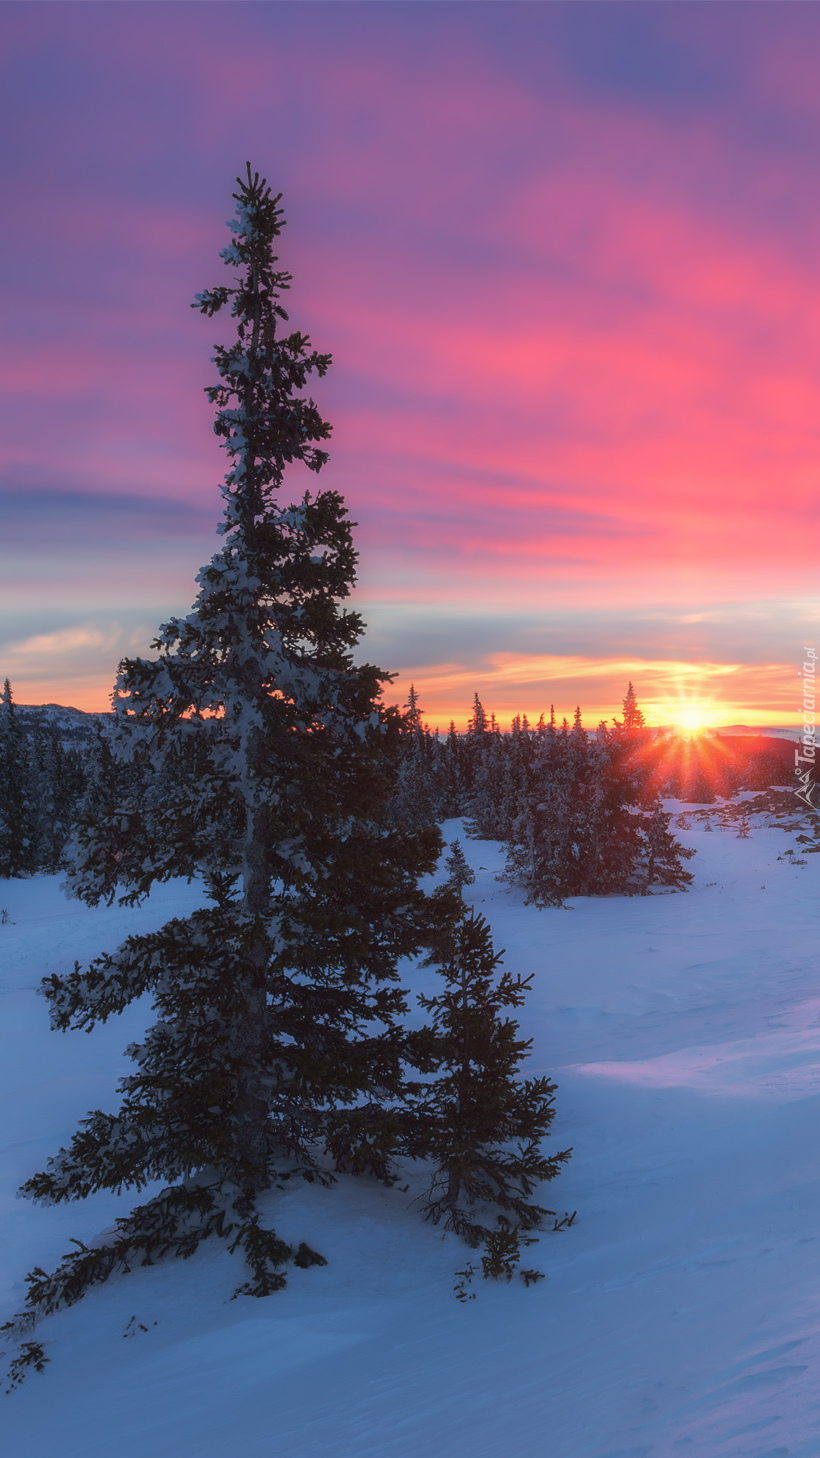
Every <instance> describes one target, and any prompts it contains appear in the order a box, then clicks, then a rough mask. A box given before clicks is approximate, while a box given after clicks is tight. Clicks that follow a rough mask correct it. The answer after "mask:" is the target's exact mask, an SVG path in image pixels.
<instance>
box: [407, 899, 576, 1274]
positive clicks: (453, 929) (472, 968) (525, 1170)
mask: <svg viewBox="0 0 820 1458" xmlns="http://www.w3.org/2000/svg"><path fill="white" fill-rule="evenodd" d="M500 961H501V956H500V954H498V953H496V952H495V951H494V950H493V944H492V940H491V936H490V928H489V926H488V924H487V922H486V921H485V920H484V918H483V917H482V916H480V915H477V914H476V913H475V912H474V911H471V912H469V913H466V914H464V915H462V917H461V918H460V919H459V920H458V921H457V922H456V923H455V924H454V925H453V924H451V925H450V926H449V927H448V928H447V930H446V932H445V934H444V935H443V937H442V939H441V941H440V944H439V946H438V948H437V950H436V952H435V953H434V954H433V955H432V956H431V957H430V958H429V959H428V962H427V965H428V966H435V967H436V969H437V971H438V972H439V974H440V976H441V978H442V980H443V983H444V986H443V989H442V991H441V992H439V993H438V994H437V995H436V996H433V997H423V996H420V997H419V1002H420V1003H421V1006H422V1007H423V1008H424V1009H425V1011H426V1012H428V1013H431V1014H432V1033H433V1041H432V1051H431V1057H432V1061H433V1063H434V1067H435V1073H434V1075H433V1077H432V1078H431V1081H430V1082H429V1084H428V1085H427V1086H426V1088H425V1089H424V1091H423V1095H422V1101H421V1106H420V1119H419V1141H418V1146H417V1148H416V1150H415V1151H414V1152H416V1153H422V1154H425V1155H426V1156H427V1157H428V1158H429V1159H431V1160H432V1162H433V1166H434V1169H433V1175H432V1180H431V1183H430V1187H429V1189H428V1191H427V1193H426V1195H425V1197H424V1202H423V1208H424V1213H425V1216H426V1218H427V1219H430V1220H432V1221H433V1222H434V1223H435V1224H438V1223H439V1222H440V1221H443V1222H444V1227H445V1229H446V1230H453V1231H455V1232H456V1233H457V1234H458V1235H460V1236H462V1237H463V1238H464V1239H465V1240H466V1242H467V1244H468V1245H470V1246H473V1247H475V1246H478V1245H481V1244H484V1246H485V1248H486V1251H487V1255H486V1257H485V1260H484V1270H485V1275H496V1276H497V1275H502V1274H503V1275H510V1274H511V1273H512V1269H513V1267H514V1265H515V1264H516V1263H517V1260H518V1256H519V1254H520V1241H521V1233H522V1232H523V1233H524V1234H526V1233H527V1232H529V1231H533V1230H537V1229H539V1228H541V1226H542V1225H543V1222H544V1220H545V1218H546V1217H547V1215H551V1216H554V1214H555V1212H554V1211H551V1210H550V1211H548V1210H547V1209H545V1208H544V1207H543V1206H542V1205H539V1204H538V1203H536V1201H535V1199H534V1198H533V1197H534V1195H535V1192H536V1190H537V1187H538V1185H539V1184H541V1183H542V1182H543V1181H546V1180H551V1179H554V1178H555V1176H556V1175H557V1174H558V1173H559V1172H560V1169H561V1166H562V1165H563V1164H564V1163H565V1162H566V1161H567V1160H568V1159H569V1158H570V1155H571V1150H569V1149H565V1150H560V1151H559V1152H557V1153H555V1154H550V1155H547V1154H545V1153H544V1152H543V1150H542V1148H541V1141H542V1140H543V1138H544V1136H545V1135H546V1134H547V1133H548V1132H549V1129H550V1126H551V1124H552V1121H553V1118H554V1113H555V1110H554V1096H555V1091H556V1085H555V1084H554V1083H551V1082H550V1080H549V1079H548V1078H546V1077H541V1078H532V1079H524V1080H522V1079H521V1078H520V1077H519V1068H520V1064H521V1062H522V1060H523V1059H524V1058H526V1057H527V1055H528V1053H529V1050H530V1047H531V1045H532V1040H531V1039H528V1040H525V1039H522V1038H520V1037H519V1035H518V1034H519V1029H518V1024H517V1022H515V1021H514V1020H513V1019H511V1018H508V1017H505V1016H504V1015H503V1013H504V1010H505V1009H507V1008H515V1007H520V1006H521V1004H522V1003H523V1001H524V997H525V993H526V991H527V988H528V987H529V985H530V983H531V981H532V977H531V976H530V977H514V976H513V975H512V974H511V973H509V972H506V971H503V972H499V971H498V968H499V963H500ZM560 1223H562V1222H560ZM522 1274H524V1273H523V1272H522ZM528 1274H532V1273H528Z"/></svg>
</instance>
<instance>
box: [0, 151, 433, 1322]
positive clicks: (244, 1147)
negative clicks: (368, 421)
mask: <svg viewBox="0 0 820 1458" xmlns="http://www.w3.org/2000/svg"><path fill="white" fill-rule="evenodd" d="M234 197H235V199H236V204H237V209H236V217H235V219H234V220H233V221H232V222H231V224H230V225H229V226H230V227H231V229H232V231H233V233H234V241H233V242H232V243H231V244H230V246H228V247H227V248H225V249H224V250H223V252H222V255H221V256H222V258H223V259H224V261H225V263H226V264H227V265H228V266H229V267H230V268H231V269H232V270H235V271H236V274H237V275H238V277H237V278H236V282H235V286H233V287H218V288H215V289H211V290H209V291H207V292H205V293H203V294H200V295H198V296H197V300H196V305H195V307H197V308H198V309H200V310H201V311H202V313H203V314H205V315H207V316H209V317H210V316H211V315H213V314H215V313H217V312H218V311H219V310H220V309H222V308H223V307H224V306H225V305H226V304H228V303H229V302H230V305H231V312H232V314H233V317H234V318H235V320H236V324H237V337H236V340H235V342H234V343H233V344H232V345H231V346H230V347H222V346H218V347H217V350H216V355H215V363H216V366H217V370H218V373H219V376H220V377H221V378H220V381H219V383H217V384H216V385H213V386H210V387H209V389H208V391H207V393H208V395H209V397H210V399H211V401H212V402H213V403H214V404H215V405H216V406H217V414H216V423H215V430H216V432H217V434H218V435H219V436H220V437H222V439H223V440H224V443H225V448H226V450H227V452H228V455H229V457H230V462H231V465H230V469H229V471H228V473H227V476H226V478H225V485H224V487H223V497H224V503H225V518H224V521H223V524H222V527H221V529H220V530H221V532H222V533H223V535H224V538H225V541H224V546H223V548H222V550H220V551H219V552H217V553H216V555H215V556H214V557H213V558H212V560H211V562H210V563H209V565H208V566H206V567H205V568H203V570H202V572H201V573H200V576H199V583H200V592H199V596H198V598H197V601H196V604H195V606H194V609H193V611H192V612H191V613H190V615H189V616H188V617H187V618H184V619H181V620H180V619H173V620H172V621H171V622H170V623H168V624H166V625H165V626H164V627H163V628H162V629H161V631H160V635H159V637H158V639H157V640H156V643H155V644H154V647H155V649H156V653H157V656H156V657H155V658H154V659H151V660H146V659H126V660H124V661H123V663H122V664H121V666H120V676H119V678H118V681H117V687H116V691H115V696H114V708H115V716H116V717H115V724H114V728H113V730H112V731H111V733H110V735H109V737H108V741H107V747H106V750H105V753H109V752H110V754H111V756H112V757H113V760H114V761H115V762H116V763H117V764H119V765H121V766H124V770H125V772H124V774H122V775H119V776H118V775H116V774H115V775H114V776H112V777H111V780H110V782H109V783H108V784H106V783H104V782H103V777H102V774H100V773H98V775H97V777H96V780H95V786H94V789H93V798H94V800H95V803H94V805H93V811H92V813H86V814H85V816H84V817H83V818H82V821H81V824H80V826H79V828H78V832H77V850H76V865H75V868H74V871H73V873H72V876H71V878H70V881H71V885H72V886H73V889H74V892H75V894H76V895H78V896H79V897H80V898H81V899H82V900H84V901H86V902H87V903H88V904H90V905H96V904H97V903H98V902H99V901H101V900H104V901H108V902H110V901H111V900H112V899H113V898H114V897H115V896H116V895H117V894H118V893H119V894H120V895H121V900H124V901H126V902H135V901H138V900H139V899H140V898H141V897H143V896H144V895H145V894H146V893H147V892H148V890H149V889H150V887H151V886H152V884H154V883H155V882H157V881H163V880H167V879H168V878H169V877H172V876H180V875H181V876H188V877H194V876H196V877H200V878H201V879H202V882H203V884H204V887H205V889H206V891H207V893H208V898H209V904H208V905H207V906H205V907H204V908H203V909H201V910H199V911H196V912H194V913H193V914H192V915H191V916H189V917H187V918H184V919H175V920H173V921H171V922H169V923H168V924H167V925H166V926H164V927H163V928H162V929H161V930H160V931H158V932H153V933H149V934H146V935H141V936H132V937H129V938H128V940H127V941H126V942H125V943H124V944H123V946H121V947H120V948H119V950H118V951H116V952H114V953H113V954H111V955H105V956H103V957H100V958H98V959H97V960H96V961H95V962H93V963H92V964H91V966H90V967H88V968H87V969H82V968H80V966H79V965H77V966H76V967H75V970H74V972H73V973H71V974H70V975H69V976H67V977H59V976H56V975H53V976H50V977H48V978H47V979H46V980H45V982H44V985H43V990H44V993H45V996H46V998H47V1000H48V1003H49V1005H50V1010H51V1018H52V1024H53V1026H54V1027H56V1028H59V1029H65V1028H69V1027H74V1028H85V1029H91V1028H93V1027H94V1026H95V1024H96V1023H99V1022H104V1021H106V1019H107V1018H109V1017H111V1016H112V1015H114V1014H116V1013H118V1012H120V1011H121V1010H122V1009H123V1008H124V1007H125V1006H126V1005H127V1004H129V1003H130V1002H131V1001H132V1000H133V999H135V998H137V997H140V996H142V995H143V994H145V993H148V994H150V995H152V997H153V1001H154V1007H155V1009H156V1012H157V1013H158V1021H157V1023H156V1024H155V1026H154V1027H153V1028H151V1029H150V1030H149V1031H148V1033H147V1034H146V1035H145V1037H144V1038H143V1039H142V1040H141V1041H140V1042H138V1043H137V1044H135V1045H133V1046H132V1047H131V1048H130V1049H129V1050H128V1051H129V1053H130V1056H131V1057H132V1059H133V1060H134V1063H135V1065H136V1066H135V1070H134V1072H133V1073H131V1074H130V1075H129V1076H127V1077H126V1078H124V1079H123V1080H122V1083H121V1092H122V1094H123V1101H122V1104H121V1107H120V1108H119V1110H118V1111H117V1112H116V1113H114V1114H109V1113H105V1112H103V1111H102V1110H95V1111H94V1112H92V1113H91V1114H89V1115H88V1117H87V1118H86V1119H85V1120H84V1121H83V1122H82V1125H81V1128H80V1129H79V1131H78V1132H77V1134H75V1136H74V1137H73V1139H72V1140H71V1142H70V1144H69V1146H68V1148H65V1149H61V1150H60V1151H59V1153H58V1154H57V1155H56V1156H55V1158H53V1159H52V1160H51V1161H50V1162H49V1164H48V1166H47V1168H46V1169H45V1170H44V1171H43V1172H41V1173H39V1174H35V1175H33V1176H32V1177H31V1179H29V1180H27V1181H26V1183H25V1185H24V1186H23V1193H24V1194H26V1195H28V1196H30V1197H32V1198H34V1199H35V1200H40V1201H43V1202H45V1203H57V1202H62V1201H67V1200H76V1199H82V1198H84V1197H85V1196H87V1195H89V1194H90V1193H92V1192H93V1191H95V1190H99V1189H120V1188H123V1187H124V1188H126V1189H135V1190H139V1189H141V1188H143V1187H144V1186H145V1185H146V1183H148V1182H149V1181H154V1180H159V1181H162V1182H163V1184H164V1188H162V1190H161V1191H160V1193H158V1194H156V1195H153V1196H152V1197H151V1198H150V1199H149V1200H148V1201H147V1202H145V1203H143V1204H142V1205H138V1206H137V1207H136V1208H135V1209H134V1210H133V1211H132V1212H131V1214H129V1215H127V1216H126V1217H124V1218H122V1219H119V1220H118V1221H117V1222H116V1227H115V1230H114V1232H113V1233H112V1234H111V1235H110V1236H107V1237H106V1238H105V1239H103V1240H101V1241H99V1242H97V1243H96V1244H95V1245H94V1246H93V1247H92V1248H87V1247H85V1246H81V1247H80V1248H79V1249H77V1250H76V1251H75V1252H73V1253H71V1254H69V1255H68V1256H67V1257H66V1258H65V1260H64V1261H63V1262H62V1263H61V1265H60V1266H59V1267H58V1269H57V1270H56V1271H54V1272H53V1273H52V1274H46V1273H45V1272H42V1271H36V1272H34V1273H33V1274H32V1276H31V1277H30V1284H29V1294H28V1301H27V1313H28V1317H25V1316H24V1317H23V1318H22V1319H21V1321H22V1324H23V1326H25V1325H26V1323H27V1321H28V1322H29V1324H30V1319H31V1318H36V1316H37V1315H38V1314H40V1313H44V1312H49V1311H52V1310H55V1309H56V1308H58V1307H59V1306H62V1305H66V1304H69V1303H71V1302H73V1301H76V1300H77V1299H79V1297H80V1296H82V1294H83V1292H84V1291H85V1290H86V1289H87V1288H88V1287H89V1286H91V1285H93V1284H95V1283H98V1282H100V1281H104V1280H105V1279H106V1278H107V1277H108V1276H109V1275H110V1274H111V1273H112V1272H113V1271H117V1270H126V1269H128V1268H129V1267H131V1266H132V1265H133V1264H134V1263H135V1262H139V1261H142V1262H143V1263H150V1262H151V1261H153V1260H154V1259H156V1258H157V1257H158V1256H163V1255H166V1254H175V1255H181V1256H187V1255H190V1254H191V1253H192V1252H193V1251H194V1250H195V1249H196V1248H197V1246H198V1245H199V1243H200V1242H201V1241H202V1240H204V1239H206V1238H207V1237H209V1236H212V1235H217V1236H221V1237H222V1238H224V1239H226V1240H228V1241H229V1242H230V1249H231V1250H236V1249H240V1250H241V1251H242V1252H243V1253H244V1256H245V1259H246V1262H247V1265H248V1268H249V1278H248V1280H247V1281H246V1282H245V1283H243V1284H241V1285H240V1287H239V1288H238V1291H239V1292H244V1293H247V1294H252V1295H256V1296H262V1295H266V1294H267V1293H268V1292H270V1291H273V1290H276V1289H277V1288H279V1287H281V1286H282V1285H283V1284H284V1282H285V1274H284V1273H285V1268H286V1267H287V1265H288V1264H289V1263H290V1262H294V1263H295V1264H297V1265H301V1266H305V1265H309V1264H311V1263H314V1262H317V1261H321V1259H322V1258H321V1257H320V1256H319V1255H317V1254H316V1253H315V1252H313V1251H311V1250H310V1249H309V1248H308V1247H307V1246H306V1245H305V1244H304V1243H302V1244H301V1245H298V1246H292V1245H290V1244H289V1243H287V1242H285V1241H283V1240H282V1239H281V1238H280V1237H279V1236H278V1235H277V1234H276V1232H275V1231H274V1230H272V1229H269V1228H266V1227H265V1225H264V1224H263V1223H262V1212H261V1210H260V1205H259V1201H260V1198H261V1197H262V1196H263V1195H264V1194H265V1192H266V1191H268V1190H270V1189H271V1188H272V1187H275V1186H277V1185H280V1184H281V1182H282V1181H283V1180H286V1179H288V1178H292V1177H294V1176H302V1177H304V1178H305V1179H306V1180H308V1181H312V1180H314V1179H320V1180H329V1179H330V1178H331V1176H330V1175H329V1174H328V1172H327V1167H326V1164H325V1163H323V1160H322V1156H323V1154H325V1153H327V1154H329V1156H330V1158H331V1160H332V1161H335V1163H336V1166H337V1167H348V1168H352V1169H355V1170H357V1171H358V1170H370V1171H372V1172H373V1173H374V1174H376V1175H378V1176H379V1177H381V1178H383V1179H385V1180H387V1181H390V1180H392V1178H393V1173H392V1166H391V1159H392V1154H393V1151H394V1150H395V1149H396V1148H397V1147H398V1144H399V1136H400V1132H401V1130H400V1117H399V1115H400V1110H401V1105H402V1100H403V1097H404V1093H405V1085H404V1071H403V1070H404V1054H405V1049H406V1045H405V1036H404V1033H403V1030H402V1025H401V1017H402V1014H403V1012H404V1009H405V995H404V993H403V990H402V988H401V986H400V983H399V976H398V971H397V964H398V962H399V960H400V959H401V958H402V957H404V956H407V955H409V954H416V953H417V952H418V951H419V950H420V949H421V948H422V947H423V946H425V945H429V944H430V940H431V936H432V933H433V927H434V924H435V925H437V924H438V921H437V919H440V913H439V912H438V911H434V909H433V908H434V906H436V905H438V904H439V903H434V902H432V901H431V900H429V899H428V898H426V897H425V896H424V894H423V893H422V892H421V891H420V890H419V889H418V885H417V882H418V878H419V876H420V875H421V874H425V873H427V872H430V871H432V869H433V868H434V866H435V863H436V860H437V856H438V853H439V849H440V845H441V840H440V836H439V834H438V832H437V831H436V830H435V829H432V830H429V831H426V832H422V833H419V834H417V833H412V832H409V831H407V830H405V829H402V828H400V827H399V828H397V827H395V826H391V825H390V824H389V821H388V815H387V807H388V801H389V795H390V791H391V786H392V783H393V781H394V779H395V770H396V761H397V755H398V749H399V739H400V716H399V715H398V713H397V711H395V710H392V711H391V710H385V709H384V708H383V707H382V705H381V703H380V692H381V686H382V684H383V683H384V682H385V681H387V680H388V679H389V675H388V674H386V673H384V672H383V671H381V670H380V669H378V668H375V667H373V666H372V665H368V664H364V665H359V666H357V665H354V662H353V658H352V649H353V647H354V645H355V644H356V642H357V639H358V638H359V636H360V633H361V631H362V624H361V620H360V618H359V617H358V615H357V614H355V613H352V612H349V611H347V610H346V609H345V608H344V607H343V606H342V603H343V600H344V599H345V598H346V597H347V596H348V595H349V593H350V590H351V586H352V583H353V581H354V572H355V561H356V557H355V552H354V550H353V545H352V537H351V531H350V524H349V522H348V520H347V514H346V511H345V508H344V504H343V502H342V499H341V498H340V497H339V495H338V494H337V493H335V492H332V491H325V492H318V493H316V494H310V493H306V494H305V495H304V496H303V497H302V499H301V500H300V501H299V502H297V503H296V504H292V505H282V504H281V503H280V502H279V501H278V499H277V492H278V490H279V488H280V487H281V485H282V480H283V474H284V470H285V467H286V465H287V464H288V463H291V462H301V463H302V464H303V465H305V466H306V467H307V468H308V469H309V470H310V471H318V470H320V469H321V467H322V466H323V465H324V463H325V461H326V459H327V456H326V453H325V451H324V450H323V449H322V446H321V444H320V443H321V442H323V441H324V440H325V439H326V438H327V436H328V435H329V432H330V427H329V426H328V425H327V424H326V423H325V421H324V420H323V419H322V417H321V416H320V414H319V411H318V409H317V407H316V405H315V404H314V402H313V400H312V399H310V398H307V397H306V396H305V394H304V391H305V388H306V383H307V380H308V377H309V376H310V375H311V374H316V375H319V376H321V375H323V374H324V373H325V371H326V369H327V367H328V365H329V363H330V358H329V356H328V355H320V354H317V353H315V352H313V351H312V350H311V346H310V341H309V340H308V339H307V337H306V336H305V335H303V334H300V333H298V332H291V333H286V332H283V331H282V329H281V325H282V324H283V323H284V322H285V321H286V320H287V314H286V313H285V310H284V308H283V306H282V303H281V296H282V293H283V292H284V290H286V289H287V288H288V286H289V278H290V276H289V275H288V274H286V273H283V272H282V271H281V270H279V269H277V268H276V263H277V259H276V257H275V255H274V254H273V243H274V240H275V239H276V237H277V236H278V235H279V233H280V231H281V228H282V223H283V219H282V212H281V209H280V207H279V198H278V197H273V196H272V195H271V192H270V189H269V188H268V186H267V184H266V182H265V181H264V179H260V178H259V176H258V175H256V174H252V173H251V169H250V167H248V173H247V178H245V179H239V190H238V192H236V193H235V194H234ZM6 698H7V705H6V708H5V713H6V715H7V722H10V720H11V707H10V695H9V694H8V693H7V696H6ZM7 740H8V735H7ZM6 753H7V754H8V751H6ZM134 776H136V777H137V778H136V781H135V779H134ZM135 790H136V792H135ZM441 904H443V903H441ZM18 1325H19V1323H18Z"/></svg>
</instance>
